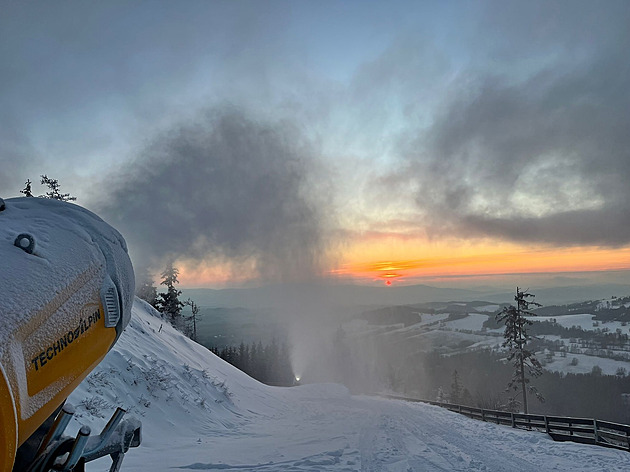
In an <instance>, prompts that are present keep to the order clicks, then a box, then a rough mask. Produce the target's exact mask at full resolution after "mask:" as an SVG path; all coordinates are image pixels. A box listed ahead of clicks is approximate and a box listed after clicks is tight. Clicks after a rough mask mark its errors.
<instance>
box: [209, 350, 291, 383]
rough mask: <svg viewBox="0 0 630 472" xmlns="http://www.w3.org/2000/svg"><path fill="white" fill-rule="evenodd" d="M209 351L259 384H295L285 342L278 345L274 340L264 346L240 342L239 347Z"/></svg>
mask: <svg viewBox="0 0 630 472" xmlns="http://www.w3.org/2000/svg"><path fill="white" fill-rule="evenodd" d="M210 351H212V352H213V353H214V354H216V355H217V356H219V357H220V358H221V359H223V360H225V361H227V362H229V363H230V364H232V365H233V366H234V367H236V368H237V369H239V370H242V371H243V372H245V373H246V374H248V375H249V376H250V377H253V378H255V379H256V380H258V381H259V382H262V383H265V384H268V385H281V386H291V385H294V383H295V377H294V374H293V368H292V367H291V357H290V354H289V347H288V345H287V343H286V342H283V343H280V344H279V343H277V342H276V340H275V339H274V340H273V341H271V343H269V344H265V345H263V343H262V342H261V341H258V342H252V343H251V344H245V343H244V342H241V344H240V345H239V346H224V347H222V348H219V347H216V346H213V347H211V348H210Z"/></svg>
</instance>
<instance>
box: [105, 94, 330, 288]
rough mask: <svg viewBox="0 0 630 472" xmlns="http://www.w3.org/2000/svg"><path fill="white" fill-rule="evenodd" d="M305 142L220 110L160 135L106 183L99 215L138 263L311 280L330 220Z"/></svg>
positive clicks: (290, 128)
mask: <svg viewBox="0 0 630 472" xmlns="http://www.w3.org/2000/svg"><path fill="white" fill-rule="evenodd" d="M312 157H313V156H312V150H311V148H310V145H309V143H308V142H307V141H306V140H305V139H304V138H302V136H301V135H300V132H299V131H298V129H297V128H296V127H295V126H294V125H292V124H291V123H289V122H263V121H257V120H256V119H255V118H253V117H251V116H248V114H247V113H246V112H245V111H244V110H243V109H237V108H233V107H229V106H222V107H215V108H213V109H210V110H207V111H206V112H204V113H201V114H199V115H197V116H196V117H195V118H194V119H192V120H189V121H187V122H184V123H181V124H179V125H178V126H174V127H173V128H172V129H170V130H169V131H167V132H165V133H163V134H162V135H159V136H157V137H156V138H155V139H154V140H153V141H152V142H151V143H150V144H148V145H147V147H146V149H144V151H142V152H141V153H140V156H139V157H138V159H137V160H136V161H135V162H134V163H133V164H132V165H131V167H130V168H128V169H127V168H126V169H124V170H123V172H121V173H119V174H118V175H117V176H114V177H112V179H110V181H108V182H106V183H105V185H106V186H107V187H109V188H110V190H109V191H108V194H107V196H106V200H104V201H103V202H102V203H101V204H100V205H98V206H99V207H100V208H99V209H98V213H99V214H101V215H103V217H104V218H105V219H107V220H108V221H109V222H111V223H112V224H114V226H115V227H117V228H119V229H120V230H121V232H122V233H123V235H124V236H125V238H126V239H127V240H128V242H129V244H130V247H131V251H132V257H133V258H134V260H135V261H136V262H140V264H147V263H155V262H158V261H163V260H164V259H165V258H182V259H186V260H188V261H198V262H202V261H212V260H215V261H216V260H225V259H229V260H230V261H232V262H237V263H238V262H239V261H240V262H243V264H245V262H247V263H250V262H251V261H252V260H254V261H255V268H254V270H255V271H256V272H257V273H256V274H252V275H253V276H255V275H260V276H264V277H266V278H275V279H295V278H299V277H307V276H309V275H313V274H314V273H315V272H317V270H318V259H319V258H320V257H322V256H321V255H322V253H323V247H322V246H323V243H322V230H323V225H324V218H323V215H322V212H321V210H320V206H319V205H318V199H317V198H316V196H315V195H314V192H313V191H312V190H313V188H312V187H311V183H312V181H311V178H312V177H313V176H314V175H315V173H316V171H315V167H314V164H313V159H312Z"/></svg>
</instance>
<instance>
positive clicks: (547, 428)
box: [545, 415, 549, 434]
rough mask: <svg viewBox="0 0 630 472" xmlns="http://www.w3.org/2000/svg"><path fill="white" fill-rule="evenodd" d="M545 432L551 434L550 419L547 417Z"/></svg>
mask: <svg viewBox="0 0 630 472" xmlns="http://www.w3.org/2000/svg"><path fill="white" fill-rule="evenodd" d="M545 432H546V433H547V434H549V418H547V415H545Z"/></svg>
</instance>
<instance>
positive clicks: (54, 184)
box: [25, 175, 77, 202]
mask: <svg viewBox="0 0 630 472" xmlns="http://www.w3.org/2000/svg"><path fill="white" fill-rule="evenodd" d="M41 179H42V180H41V184H42V185H46V186H47V187H48V188H49V189H50V191H48V192H46V193H45V194H44V195H40V197H42V198H50V199H52V200H60V201H62V202H73V201H75V200H76V199H77V197H73V196H71V195H70V194H69V193H61V191H60V190H59V188H60V185H59V181H58V180H57V179H51V178H50V177H48V176H47V175H42V176H41ZM27 184H28V181H27ZM25 190H26V189H25ZM29 190H30V188H29Z"/></svg>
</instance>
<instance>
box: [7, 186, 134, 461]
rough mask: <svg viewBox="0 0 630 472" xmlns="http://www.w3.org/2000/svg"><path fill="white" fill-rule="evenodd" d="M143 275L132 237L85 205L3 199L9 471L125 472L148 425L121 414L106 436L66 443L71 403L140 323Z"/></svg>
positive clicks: (82, 433) (81, 435)
mask: <svg viewBox="0 0 630 472" xmlns="http://www.w3.org/2000/svg"><path fill="white" fill-rule="evenodd" d="M133 297H134V275H133V268H132V266H131V261H130V259H129V256H128V254H127V247H126V244H125V241H124V239H123V238H122V236H121V235H120V234H119V233H118V232H117V231H116V230H115V229H114V228H112V227H111V226H109V225H108V224H107V223H105V222H104V221H103V220H101V219H100V218H99V217H98V216H96V215H94V214H93V213H91V212H89V211H87V210H85V209H84V208H81V207H80V206H77V205H74V204H71V203H66V202H61V201H56V200H51V199H45V198H33V197H31V198H27V197H24V198H12V199H7V200H2V199H0V472H4V471H11V470H14V471H18V470H19V471H22V470H24V471H32V472H40V471H49V470H53V469H54V470H64V471H71V470H81V468H82V465H83V464H84V463H85V462H87V461H90V460H93V459H96V458H98V457H102V456H105V455H110V456H111V458H112V460H113V464H112V466H111V470H112V471H114V470H118V469H119V468H120V463H121V461H122V457H123V455H124V453H125V452H126V451H127V450H128V448H129V447H133V446H137V445H139V443H140V423H139V422H138V421H137V420H135V419H133V418H130V419H125V420H123V419H122V418H123V415H124V411H123V410H120V409H119V410H118V411H117V412H116V413H114V416H112V418H111V420H110V422H109V423H108V424H107V426H106V427H105V429H104V430H103V431H102V433H101V434H100V435H96V436H90V430H89V427H87V426H84V427H82V428H81V429H80V430H79V432H78V434H77V435H76V436H75V437H68V436H65V435H64V430H65V429H66V426H67V425H68V423H69V421H70V419H71V416H72V414H73V408H72V406H70V405H65V406H64V403H65V400H66V398H67V397H68V395H69V394H70V393H71V392H72V391H73V390H74V389H75V388H76V387H77V386H78V384H79V383H80V382H81V381H82V380H83V379H84V378H85V377H86V376H87V375H88V374H89V373H90V372H91V371H92V369H94V367H95V366H96V365H97V364H98V363H99V362H100V361H101V360H102V359H103V357H105V355H106V354H107V352H108V351H109V350H110V349H111V347H112V346H113V345H114V343H115V342H116V340H117V339H118V337H119V336H120V334H121V333H122V331H123V329H124V328H125V326H126V325H127V323H128V322H129V319H130V315H131V305H132V303H133Z"/></svg>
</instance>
